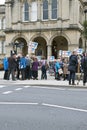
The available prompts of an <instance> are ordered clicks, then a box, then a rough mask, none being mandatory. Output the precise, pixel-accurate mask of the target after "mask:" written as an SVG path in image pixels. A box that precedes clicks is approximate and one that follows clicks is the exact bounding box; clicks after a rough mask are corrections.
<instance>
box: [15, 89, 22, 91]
mask: <svg viewBox="0 0 87 130" xmlns="http://www.w3.org/2000/svg"><path fill="white" fill-rule="evenodd" d="M22 89H23V88H16V89H15V90H16V91H19V90H22Z"/></svg>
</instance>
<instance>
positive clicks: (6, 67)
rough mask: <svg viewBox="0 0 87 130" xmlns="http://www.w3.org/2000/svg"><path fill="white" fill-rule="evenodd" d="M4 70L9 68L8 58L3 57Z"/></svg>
mask: <svg viewBox="0 0 87 130" xmlns="http://www.w3.org/2000/svg"><path fill="white" fill-rule="evenodd" d="M3 65H4V70H8V58H6V57H5V58H4V59H3Z"/></svg>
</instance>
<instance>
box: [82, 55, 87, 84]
mask: <svg viewBox="0 0 87 130" xmlns="http://www.w3.org/2000/svg"><path fill="white" fill-rule="evenodd" d="M81 66H82V69H83V85H84V86H85V84H86V81H87V53H84V54H83V58H82V60H81Z"/></svg>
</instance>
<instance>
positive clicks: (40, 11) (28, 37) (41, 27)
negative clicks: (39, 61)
mask: <svg viewBox="0 0 87 130" xmlns="http://www.w3.org/2000/svg"><path fill="white" fill-rule="evenodd" d="M84 6H85V4H84V0H5V5H0V55H1V57H3V56H4V55H5V54H7V55H10V53H11V50H16V51H17V53H20V52H22V53H24V55H26V54H29V55H30V54H31V53H32V52H31V51H30V47H31V42H37V43H38V46H37V48H36V50H35V55H37V56H41V55H44V56H45V57H46V58H48V57H49V56H55V58H57V57H58V55H59V50H66V51H67V50H70V51H72V50H73V49H75V48H84V38H83V36H82V30H83V26H82V25H83V21H84V17H85V16H84Z"/></svg>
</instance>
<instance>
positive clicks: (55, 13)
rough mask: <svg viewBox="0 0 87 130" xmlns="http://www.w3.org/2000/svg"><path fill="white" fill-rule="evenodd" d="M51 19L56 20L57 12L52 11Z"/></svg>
mask: <svg viewBox="0 0 87 130" xmlns="http://www.w3.org/2000/svg"><path fill="white" fill-rule="evenodd" d="M52 19H57V10H53V11H52Z"/></svg>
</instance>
